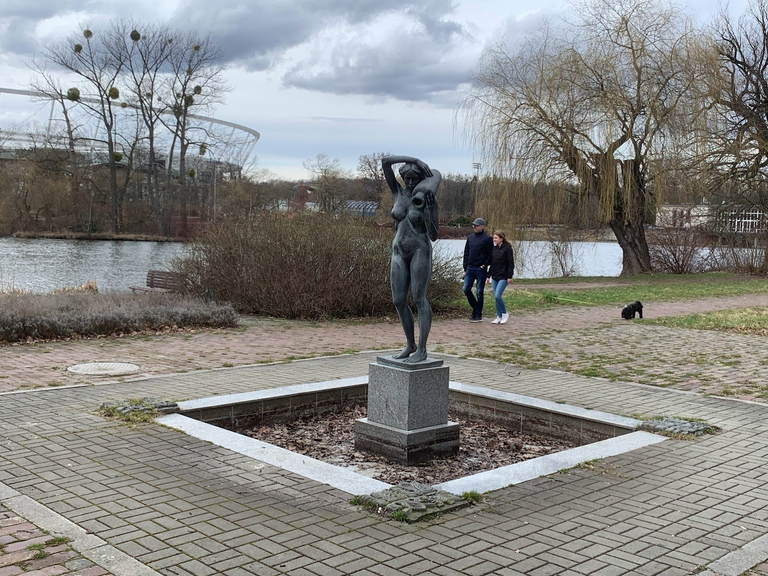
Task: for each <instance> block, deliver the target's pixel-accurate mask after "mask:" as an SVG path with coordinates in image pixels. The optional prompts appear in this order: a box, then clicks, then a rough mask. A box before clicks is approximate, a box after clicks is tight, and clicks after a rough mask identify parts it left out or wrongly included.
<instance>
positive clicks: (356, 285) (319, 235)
mask: <svg viewBox="0 0 768 576" xmlns="http://www.w3.org/2000/svg"><path fill="white" fill-rule="evenodd" d="M391 242H392V230H391V229H390V228H386V229H382V228H380V227H376V226H369V225H365V224H363V223H360V222H356V221H352V220H349V219H346V218H332V217H328V216H323V215H316V214H303V215H297V216H295V217H288V216H286V215H262V216H260V217H258V218H256V219H254V220H250V221H225V222H221V223H218V224H216V225H215V226H210V227H208V228H207V229H205V230H204V231H203V232H202V233H201V234H200V235H199V236H198V238H197V239H196V242H195V243H194V244H193V245H192V246H191V247H190V248H189V250H187V251H185V253H184V254H183V255H182V256H179V257H178V258H177V259H176V260H175V262H174V264H173V269H174V271H176V272H179V273H180V274H182V276H183V278H184V282H183V284H184V285H185V287H186V291H187V292H188V293H190V294H192V295H194V296H198V297H207V298H211V299H214V300H217V301H225V302H230V303H231V304H232V305H233V306H235V308H237V309H238V310H239V311H240V312H245V313H253V314H265V315H269V316H275V317H282V318H313V319H321V318H350V317H361V316H381V315H389V314H392V312H393V310H394V308H393V305H392V296H391V293H390V287H389V258H390V252H391ZM457 277H458V273H457V271H456V270H455V268H452V267H451V265H450V263H447V262H436V263H435V266H434V268H433V276H432V283H431V288H430V302H431V303H432V306H433V308H434V309H435V310H436V311H440V310H442V309H446V308H452V307H455V306H457V303H458V301H459V296H460V294H461V289H460V286H459V284H458V282H457V280H456V278H457Z"/></svg>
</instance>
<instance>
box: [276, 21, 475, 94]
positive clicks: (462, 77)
mask: <svg viewBox="0 0 768 576" xmlns="http://www.w3.org/2000/svg"><path fill="white" fill-rule="evenodd" d="M419 23H420V24H421V28H422V30H416V31H415V32H410V33H403V32H401V31H399V30H397V31H392V32H391V33H390V35H389V36H388V37H383V38H382V39H381V40H380V41H379V42H377V43H376V44H372V45H362V44H360V43H358V42H356V41H355V40H344V39H339V40H338V42H337V44H336V45H335V46H332V47H326V48H325V50H324V51H323V54H322V55H319V56H316V57H315V59H314V60H312V59H309V58H308V59H306V60H305V61H302V62H298V63H296V64H294V65H293V66H291V67H290V69H289V70H288V71H287V72H286V73H285V74H284V76H283V82H284V83H285V84H286V85H289V86H294V87H297V88H304V89H308V90H316V91H321V92H328V93H332V94H350V93H353V94H361V95H369V96H375V97H381V98H396V99H401V100H411V101H420V100H426V101H430V102H433V103H436V104H444V105H447V106H453V105H454V104H455V101H454V100H453V98H454V95H453V92H454V90H456V88H458V87H459V86H460V85H461V84H463V83H464V82H467V80H468V78H469V73H470V70H471V68H472V67H473V66H474V64H475V62H476V58H475V56H474V52H475V50H476V51H477V53H479V50H480V46H479V45H478V46H474V45H473V44H471V39H470V38H469V37H468V35H467V34H466V33H465V32H464V30H463V28H461V26H459V25H458V24H456V23H453V22H448V21H446V22H439V21H437V20H435V21H430V20H428V19H426V20H422V19H419ZM429 26H431V28H428V27H429ZM458 48H461V49H460V50H459V49H458ZM447 98H448V99H450V101H448V100H447Z"/></svg>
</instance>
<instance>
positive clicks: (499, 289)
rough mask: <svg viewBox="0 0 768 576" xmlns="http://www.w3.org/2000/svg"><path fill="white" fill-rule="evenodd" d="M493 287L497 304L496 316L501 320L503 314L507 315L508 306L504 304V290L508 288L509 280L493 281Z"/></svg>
mask: <svg viewBox="0 0 768 576" xmlns="http://www.w3.org/2000/svg"><path fill="white" fill-rule="evenodd" d="M491 286H492V287H493V297H494V299H495V303H496V316H498V317H499V318H501V315H502V314H506V313H507V306H506V305H505V304H504V298H502V294H504V289H505V288H506V287H507V279H506V278H504V279H503V280H491Z"/></svg>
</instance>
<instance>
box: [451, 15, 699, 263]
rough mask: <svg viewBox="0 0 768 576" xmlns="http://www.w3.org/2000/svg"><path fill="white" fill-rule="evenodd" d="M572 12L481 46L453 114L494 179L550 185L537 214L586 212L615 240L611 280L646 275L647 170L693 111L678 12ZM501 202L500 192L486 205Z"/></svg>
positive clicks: (692, 53) (688, 57) (651, 187)
mask: <svg viewBox="0 0 768 576" xmlns="http://www.w3.org/2000/svg"><path fill="white" fill-rule="evenodd" d="M574 8H575V9H574V11H573V13H574V14H577V15H578V16H577V18H578V19H577V21H574V22H563V23H562V24H561V25H559V26H554V25H552V24H549V23H547V24H545V25H543V26H542V28H541V29H540V30H539V32H538V34H537V35H535V36H534V37H531V38H529V39H527V40H524V41H522V42H519V43H516V44H510V43H499V44H495V45H491V46H488V47H487V48H486V49H485V51H484V54H483V57H482V58H481V62H480V64H479V68H478V70H477V72H476V73H475V74H474V77H473V83H472V88H471V91H470V92H469V94H468V95H467V97H466V99H465V100H464V102H463V104H462V106H461V108H460V115H463V116H464V120H465V123H464V125H465V126H466V130H467V135H468V137H469V140H470V141H471V143H472V144H473V145H474V146H475V147H476V148H477V150H478V151H479V153H480V155H481V157H482V158H483V159H484V162H485V164H486V166H491V167H492V169H493V171H494V173H496V174H500V175H504V176H506V177H507V178H509V179H511V180H516V179H517V180H528V181H531V182H546V183H547V184H549V185H550V186H553V185H555V186H557V185H559V187H560V190H561V192H562V193H561V194H559V195H556V196H555V197H553V202H552V204H551V205H549V206H547V209H548V210H550V211H552V212H555V213H558V212H560V211H562V210H563V209H564V208H565V207H566V206H568V205H570V206H574V205H578V206H580V207H581V209H582V210H583V211H585V212H586V211H589V212H590V214H589V215H590V216H593V217H596V218H597V219H598V220H600V221H601V222H602V223H603V224H604V225H608V226H609V227H610V228H611V230H612V231H613V233H614V234H615V235H616V239H617V240H618V243H619V245H620V246H621V249H622V253H623V266H622V274H623V275H627V274H638V273H642V272H648V271H650V270H651V260H650V255H649V250H648V243H647V240H646V236H645V228H644V227H645V225H646V223H648V221H649V218H652V217H653V214H654V212H655V207H656V202H657V186H658V183H656V182H654V178H657V177H658V176H659V174H658V173H657V172H656V171H655V170H654V164H655V162H656V160H657V159H659V158H661V157H663V154H662V144H664V146H668V145H669V143H670V140H671V137H672V134H673V132H674V133H675V134H678V133H679V132H678V129H679V127H680V126H684V125H685V122H683V121H681V117H685V116H689V115H690V114H692V113H694V112H693V110H695V108H696V107H695V105H693V104H691V103H690V102H688V101H687V98H688V94H689V91H690V89H691V86H692V85H694V84H695V83H696V81H697V80H696V78H697V75H696V72H695V69H694V67H693V66H692V65H691V62H692V61H695V57H696V56H697V52H698V48H697V46H696V42H695V38H696V36H695V34H694V30H693V28H692V25H691V24H690V22H689V21H688V19H686V18H685V17H684V16H683V15H682V14H681V13H680V12H678V11H676V10H675V9H674V8H672V7H663V6H661V5H660V4H659V3H658V2H655V1H652V0H586V1H584V2H581V3H578V4H576V5H574ZM692 59H694V60H692ZM510 192H514V191H513V190H512V191H510V190H505V188H504V187H503V186H500V187H498V188H497V190H496V191H495V194H497V195H499V194H500V195H505V194H509V193H510ZM574 195H575V196H576V201H574V199H573V196H574ZM539 205H541V203H539ZM531 207H532V205H531V203H518V204H517V205H516V206H515V209H517V210H525V209H528V210H530V209H532V208H531Z"/></svg>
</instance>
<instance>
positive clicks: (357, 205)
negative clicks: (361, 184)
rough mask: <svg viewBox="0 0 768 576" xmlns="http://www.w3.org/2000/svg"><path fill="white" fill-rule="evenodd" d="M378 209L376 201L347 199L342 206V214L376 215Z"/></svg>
mask: <svg viewBox="0 0 768 576" xmlns="http://www.w3.org/2000/svg"><path fill="white" fill-rule="evenodd" d="M378 209H379V203H378V202H372V201H367V200H347V201H346V202H345V203H344V206H343V207H342V211H343V212H344V214H347V215H348V216H359V217H362V218H367V217H369V216H376V211H377V210H378Z"/></svg>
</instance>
